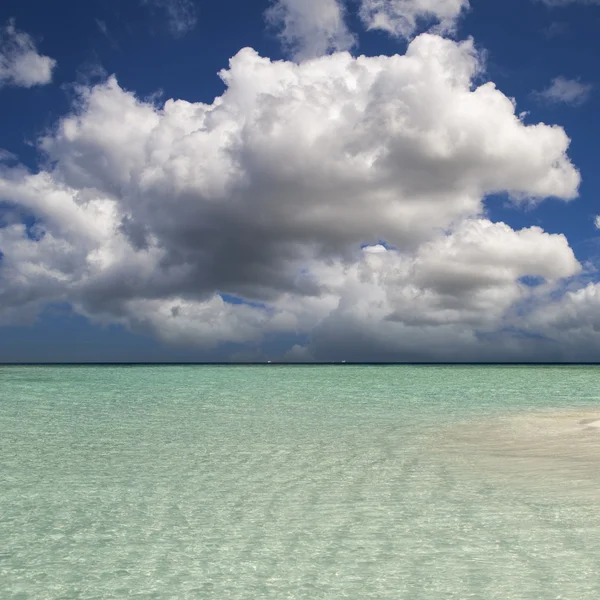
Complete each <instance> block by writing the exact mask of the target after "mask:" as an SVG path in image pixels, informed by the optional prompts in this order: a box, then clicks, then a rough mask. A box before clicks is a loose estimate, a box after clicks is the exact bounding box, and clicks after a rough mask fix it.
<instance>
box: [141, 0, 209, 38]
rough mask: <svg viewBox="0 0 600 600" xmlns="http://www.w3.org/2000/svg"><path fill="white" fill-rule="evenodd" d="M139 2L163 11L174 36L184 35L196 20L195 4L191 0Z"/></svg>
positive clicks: (194, 24) (192, 27)
mask: <svg viewBox="0 0 600 600" xmlns="http://www.w3.org/2000/svg"><path fill="white" fill-rule="evenodd" d="M141 3H142V4H145V5H150V6H152V7H155V8H158V9H161V10H162V11H164V13H165V15H166V17H167V25H168V27H169V31H170V32H171V34H172V35H173V36H174V37H182V36H184V35H186V34H187V33H189V32H190V31H191V30H192V29H194V27H196V23H197V22H198V15H197V12H196V6H195V5H194V3H193V2H192V1H191V0H141Z"/></svg>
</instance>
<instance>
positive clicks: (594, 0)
mask: <svg viewBox="0 0 600 600" xmlns="http://www.w3.org/2000/svg"><path fill="white" fill-rule="evenodd" d="M539 1H540V2H543V3H544V4H546V5H547V6H551V7H554V6H567V5H568V4H600V0H539Z"/></svg>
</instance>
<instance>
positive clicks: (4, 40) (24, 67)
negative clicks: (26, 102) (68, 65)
mask: <svg viewBox="0 0 600 600" xmlns="http://www.w3.org/2000/svg"><path fill="white" fill-rule="evenodd" d="M55 66H56V61H55V60H54V59H53V58H50V57H48V56H42V55H41V54H38V51H37V49H36V47H35V43H34V42H33V39H32V38H31V36H30V35H28V34H27V33H24V32H22V31H18V30H17V29H16V27H15V22H14V20H12V19H11V20H10V21H9V22H8V25H6V27H4V28H3V29H1V30H0V87H2V86H3V85H12V86H16V87H25V88H30V87H33V86H35V85H45V84H47V83H50V82H51V81H52V71H53V70H54V67H55Z"/></svg>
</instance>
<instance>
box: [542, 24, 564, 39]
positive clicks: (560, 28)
mask: <svg viewBox="0 0 600 600" xmlns="http://www.w3.org/2000/svg"><path fill="white" fill-rule="evenodd" d="M543 32H544V35H545V36H546V37H547V38H549V39H550V38H554V37H559V36H561V35H566V34H567V33H568V32H569V25H568V24H567V23H563V22H560V21H554V22H553V23H550V25H548V27H546V28H544V29H543Z"/></svg>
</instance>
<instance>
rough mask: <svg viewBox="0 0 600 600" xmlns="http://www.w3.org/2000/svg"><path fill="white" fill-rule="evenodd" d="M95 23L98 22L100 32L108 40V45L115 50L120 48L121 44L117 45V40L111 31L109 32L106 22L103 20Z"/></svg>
mask: <svg viewBox="0 0 600 600" xmlns="http://www.w3.org/2000/svg"><path fill="white" fill-rule="evenodd" d="M95 21H96V26H97V27H98V30H99V31H100V33H101V34H102V35H103V36H104V37H105V38H106V39H107V40H108V43H109V44H110V45H111V47H112V48H115V49H116V48H118V47H119V44H118V43H117V40H115V38H114V37H113V36H112V35H111V33H110V31H109V30H108V26H107V25H106V21H102V20H101V19H95Z"/></svg>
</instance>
